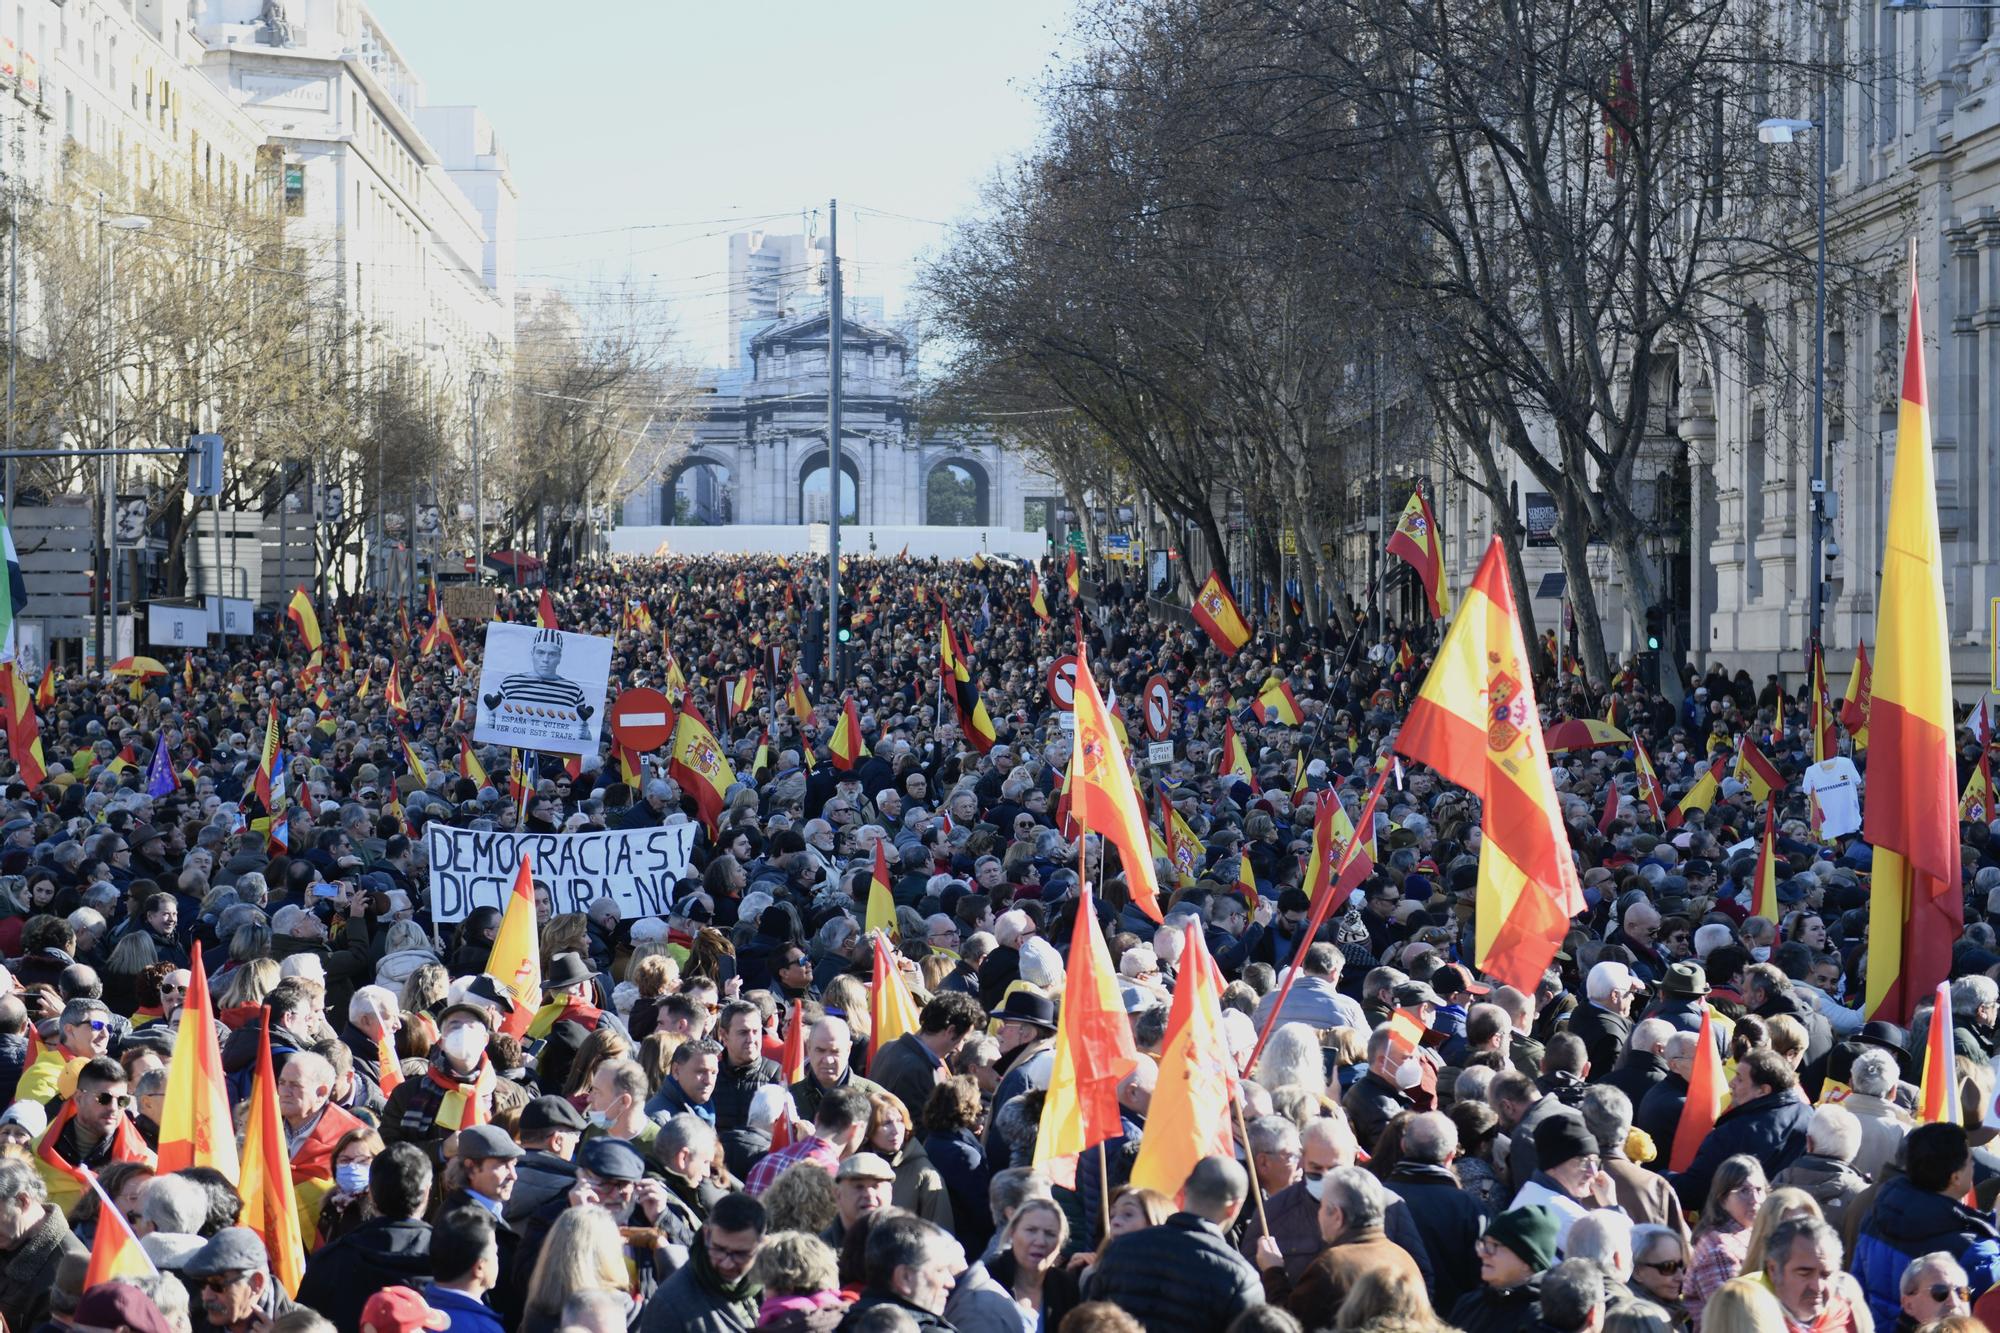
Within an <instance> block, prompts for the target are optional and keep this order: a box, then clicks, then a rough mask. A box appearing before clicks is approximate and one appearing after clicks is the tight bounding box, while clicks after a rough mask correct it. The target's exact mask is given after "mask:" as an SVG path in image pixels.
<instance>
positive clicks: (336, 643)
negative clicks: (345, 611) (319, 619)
mask: <svg viewBox="0 0 2000 1333" xmlns="http://www.w3.org/2000/svg"><path fill="white" fill-rule="evenodd" d="M333 660H334V661H336V662H338V663H339V664H340V669H341V671H343V672H348V671H352V670H354V650H353V649H352V648H350V647H348V646H347V622H346V621H344V620H339V621H335V622H334V626H333Z"/></svg>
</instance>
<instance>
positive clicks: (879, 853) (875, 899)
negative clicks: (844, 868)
mask: <svg viewBox="0 0 2000 1333" xmlns="http://www.w3.org/2000/svg"><path fill="white" fill-rule="evenodd" d="M884 841H886V839H882V838H877V839H876V840H875V873H874V874H872V875H870V876H869V877H868V914H867V917H866V919H865V920H864V921H863V922H862V925H861V928H862V929H863V930H866V931H877V930H879V931H882V932H883V933H884V934H886V935H888V936H889V938H891V939H894V938H896V937H897V936H898V935H900V934H901V933H902V932H901V931H899V930H897V929H896V898H895V895H894V894H893V893H891V892H890V890H889V853H888V852H887V850H885V849H884V847H883V846H882V844H883V842H884Z"/></svg>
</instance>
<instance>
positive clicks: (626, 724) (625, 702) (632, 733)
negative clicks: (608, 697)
mask: <svg viewBox="0 0 2000 1333" xmlns="http://www.w3.org/2000/svg"><path fill="white" fill-rule="evenodd" d="M673 721H674V713H673V709H672V707H671V706H670V705H669V704H668V703H667V696H666V695H664V694H661V693H660V692H659V691H658V690H654V689H648V688H646V687H645V686H643V685H641V686H638V687H636V688H634V689H629V690H626V691H624V692H623V693H622V694H620V695H619V696H618V702H617V703H615V704H613V705H611V734H612V735H614V736H616V737H617V738H618V743H619V744H620V745H622V746H624V747H625V748H626V749H628V750H637V751H639V752H640V753H641V754H644V753H645V752H646V751H648V750H657V749H659V748H660V747H661V746H662V745H665V744H666V743H667V738H668V737H669V736H671V735H673V731H674V728H673Z"/></svg>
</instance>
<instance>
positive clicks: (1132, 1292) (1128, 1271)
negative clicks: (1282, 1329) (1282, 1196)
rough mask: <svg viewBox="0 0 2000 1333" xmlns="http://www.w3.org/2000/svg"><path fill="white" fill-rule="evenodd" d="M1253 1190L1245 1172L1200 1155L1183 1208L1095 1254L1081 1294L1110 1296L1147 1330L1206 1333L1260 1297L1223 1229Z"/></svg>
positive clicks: (1255, 1279) (1256, 1284)
mask: <svg viewBox="0 0 2000 1333" xmlns="http://www.w3.org/2000/svg"><path fill="white" fill-rule="evenodd" d="M1249 1193H1250V1177H1249V1175H1248V1173H1247V1172H1245V1171H1244V1169H1243V1168H1242V1166H1240V1165H1238V1164H1237V1162H1236V1161H1234V1160H1233V1159H1231V1158H1227V1157H1205V1158H1203V1159H1202V1160H1201V1161H1199V1162H1197V1163H1196V1164H1195V1168H1194V1170H1193V1171H1192V1172H1190V1173H1189V1174H1188V1179H1187V1185H1186V1187H1185V1189H1184V1191H1183V1196H1182V1202H1183V1204H1184V1205H1185V1210H1184V1211H1182V1212H1178V1213H1175V1214H1174V1215H1173V1216H1171V1217H1169V1218H1168V1219H1167V1220H1166V1221H1165V1222H1162V1223H1161V1224H1160V1225H1159V1226H1156V1227H1147V1228H1145V1229H1144V1230H1142V1231H1133V1232H1128V1233H1127V1234H1125V1235H1123V1236H1120V1237H1118V1238H1117V1239H1116V1240H1114V1241H1112V1242H1111V1243H1110V1244H1109V1245H1107V1246H1105V1247H1104V1248H1103V1249H1102V1250H1101V1251H1099V1252H1098V1256H1097V1267H1096V1268H1095V1269H1093V1270H1092V1271H1091V1273H1090V1275H1089V1277H1087V1278H1086V1279H1085V1280H1084V1289H1083V1295H1084V1299H1086V1300H1093V1301H1111V1302H1113V1303H1114V1304H1116V1305H1118V1306H1119V1307H1121V1308H1122V1309H1123V1310H1124V1311H1125V1312H1126V1313H1127V1314H1129V1315H1131V1316H1132V1317H1133V1318H1134V1319H1136V1320H1138V1321H1139V1322H1140V1324H1142V1325H1144V1326H1145V1329H1146V1333H1211V1330H1214V1329H1219V1328H1228V1327H1229V1325H1230V1324H1231V1323H1233V1322H1235V1319H1236V1317H1237V1316H1238V1315H1240V1314H1242V1313H1243V1312H1244V1311H1245V1310H1247V1309H1249V1308H1250V1307H1252V1306H1254V1305H1260V1304H1262V1303H1263V1300H1264V1288H1263V1283H1262V1282H1261V1281H1260V1280H1259V1278H1258V1276H1257V1270H1256V1269H1255V1268H1254V1267H1252V1266H1251V1264H1250V1261H1249V1260H1248V1259H1245V1258H1244V1257H1243V1256H1242V1255H1240V1254H1238V1253H1237V1252H1236V1251H1235V1250H1234V1249H1232V1248H1230V1245H1229V1241H1228V1238H1227V1233H1228V1230H1229V1228H1230V1227H1231V1226H1232V1225H1233V1224H1234V1223H1235V1221H1236V1215H1237V1214H1238V1213H1239V1212H1241V1211H1242V1209H1243V1203H1244V1200H1245V1199H1246V1198H1248V1197H1249Z"/></svg>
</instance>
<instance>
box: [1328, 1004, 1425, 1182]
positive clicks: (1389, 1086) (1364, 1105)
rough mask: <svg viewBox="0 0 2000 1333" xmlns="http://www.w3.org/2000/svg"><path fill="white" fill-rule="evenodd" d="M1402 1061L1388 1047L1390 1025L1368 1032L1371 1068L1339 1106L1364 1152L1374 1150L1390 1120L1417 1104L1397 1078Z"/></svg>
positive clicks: (1341, 1100) (1348, 1091)
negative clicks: (1345, 1113)
mask: <svg viewBox="0 0 2000 1333" xmlns="http://www.w3.org/2000/svg"><path fill="white" fill-rule="evenodd" d="M1402 1063H1403V1061H1402V1059H1401V1058H1400V1057H1399V1056H1397V1055H1396V1054H1395V1052H1393V1051H1391V1050H1390V1048H1389V1032H1388V1029H1387V1028H1377V1029H1375V1031H1373V1032H1371V1033H1369V1034H1368V1068H1367V1070H1366V1071H1365V1072H1363V1074H1362V1075H1361V1077H1360V1078H1358V1079H1356V1080H1355V1081H1354V1086H1353V1087H1351V1088H1349V1089H1348V1090H1347V1091H1346V1092H1345V1093H1343V1094H1342V1095H1341V1098H1340V1109H1341V1110H1343V1111H1345V1112H1347V1122H1348V1124H1350V1125H1352V1126H1353V1128H1354V1138H1355V1141H1356V1142H1357V1143H1359V1144H1360V1145H1361V1148H1362V1151H1364V1152H1373V1151H1374V1150H1375V1144H1376V1141H1377V1140H1379V1139H1380V1138H1381V1137H1382V1131H1383V1130H1384V1129H1386V1128H1387V1127H1388V1124H1389V1122H1390V1121H1391V1120H1394V1119H1395V1118H1396V1117H1397V1116H1398V1115H1399V1114H1401V1113H1402V1112H1404V1111H1408V1110H1412V1109H1414V1108H1415V1107H1416V1103H1415V1102H1413V1101H1411V1100H1410V1098H1409V1095H1408V1094H1406V1093H1405V1092H1404V1091H1403V1089H1402V1088H1401V1087H1400V1086H1399V1085H1398V1084H1397V1082H1396V1070H1397V1068H1398V1066H1400V1065H1401V1064H1402Z"/></svg>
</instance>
